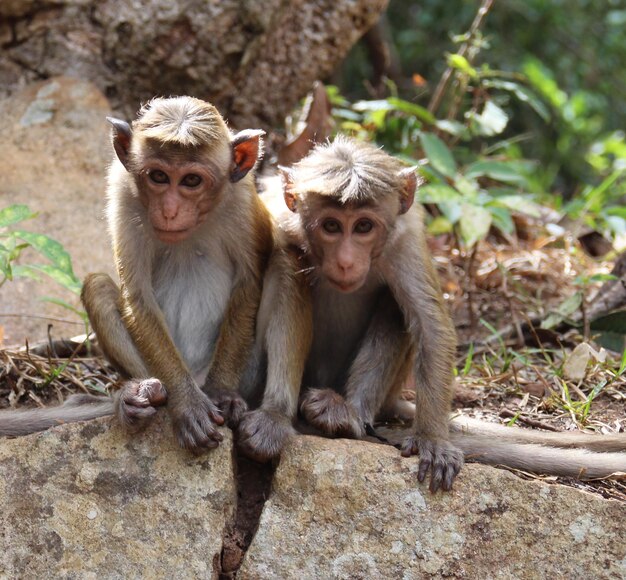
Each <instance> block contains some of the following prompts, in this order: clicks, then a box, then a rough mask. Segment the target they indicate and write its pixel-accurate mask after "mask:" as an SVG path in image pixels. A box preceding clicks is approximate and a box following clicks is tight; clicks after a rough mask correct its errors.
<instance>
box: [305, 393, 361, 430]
mask: <svg viewBox="0 0 626 580" xmlns="http://www.w3.org/2000/svg"><path fill="white" fill-rule="evenodd" d="M300 411H301V412H302V415H303V416H304V418H305V419H306V421H307V422H308V423H309V424H310V425H312V426H313V427H315V428H316V429H319V430H320V431H322V433H324V434H325V435H328V436H329V437H346V438H349V439H361V438H362V437H363V436H364V435H365V427H364V425H363V421H361V419H360V418H359V416H358V415H357V412H356V411H355V409H354V408H353V407H352V405H350V403H348V402H347V401H346V400H345V399H344V398H343V397H342V396H341V395H340V394H339V393H336V392H335V391H333V390H332V389H310V390H309V391H307V392H306V394H305V395H304V397H303V398H302V402H301V403H300Z"/></svg>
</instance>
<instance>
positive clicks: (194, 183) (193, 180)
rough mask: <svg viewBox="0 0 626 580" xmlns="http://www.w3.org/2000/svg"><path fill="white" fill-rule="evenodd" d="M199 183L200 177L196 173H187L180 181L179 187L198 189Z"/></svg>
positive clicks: (200, 181)
mask: <svg viewBox="0 0 626 580" xmlns="http://www.w3.org/2000/svg"><path fill="white" fill-rule="evenodd" d="M201 183H202V177H200V176H199V175H197V174H196V173H188V174H187V175H185V177H183V178H182V179H181V181H180V185H184V186H185V187H198V185H200V184H201Z"/></svg>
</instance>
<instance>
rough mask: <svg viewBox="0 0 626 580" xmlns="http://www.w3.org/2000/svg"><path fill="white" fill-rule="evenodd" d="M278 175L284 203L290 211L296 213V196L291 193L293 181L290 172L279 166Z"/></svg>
mask: <svg viewBox="0 0 626 580" xmlns="http://www.w3.org/2000/svg"><path fill="white" fill-rule="evenodd" d="M278 169H279V170H280V175H281V177H282V179H281V181H282V185H283V197H284V198H285V203H286V204H287V207H288V208H289V210H290V211H292V212H294V213H295V212H296V211H297V209H298V208H297V207H296V206H297V200H298V198H297V197H296V194H295V193H294V192H293V179H292V176H291V171H289V169H287V168H286V167H281V166H279V167H278Z"/></svg>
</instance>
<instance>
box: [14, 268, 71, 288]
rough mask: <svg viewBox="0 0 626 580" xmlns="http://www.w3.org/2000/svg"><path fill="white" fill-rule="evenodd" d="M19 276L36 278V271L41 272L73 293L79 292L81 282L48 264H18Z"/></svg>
mask: <svg viewBox="0 0 626 580" xmlns="http://www.w3.org/2000/svg"><path fill="white" fill-rule="evenodd" d="M19 272H20V276H28V277H30V278H34V279H35V280H38V279H39V278H38V277H37V274H36V273H37V272H42V273H43V274H46V276H49V277H50V278H52V279H53V280H54V281H55V282H56V283H57V284H60V285H61V286H63V287H64V288H67V289H68V290H69V291H70V292H73V293H74V294H80V291H81V288H82V283H81V281H80V280H78V278H76V276H74V275H73V274H71V275H70V274H68V273H67V272H64V271H63V270H61V269H60V268H57V267H55V266H50V265H49V264H28V265H23V266H20V270H19Z"/></svg>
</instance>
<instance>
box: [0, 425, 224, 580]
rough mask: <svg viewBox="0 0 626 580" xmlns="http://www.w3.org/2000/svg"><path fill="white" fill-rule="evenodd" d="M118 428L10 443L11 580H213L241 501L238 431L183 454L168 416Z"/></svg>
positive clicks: (4, 460)
mask: <svg viewBox="0 0 626 580" xmlns="http://www.w3.org/2000/svg"><path fill="white" fill-rule="evenodd" d="M110 423H111V420H110V419H109V418H105V419H99V420H95V421H91V422H88V423H82V424H73V425H63V426H60V427H56V428H54V429H51V430H49V431H47V432H44V433H41V434H38V435H30V436H28V437H23V438H19V439H13V440H2V441H1V442H0V528H1V529H2V534H1V535H0V576H1V577H3V578H25V577H29V578H60V577H63V578H93V579H96V578H183V577H187V578H192V577H193V578H211V577H215V576H216V574H217V572H216V570H217V569H218V567H219V562H220V554H221V550H222V534H223V532H224V528H225V526H226V522H228V521H230V520H231V519H232V517H233V513H234V507H235V501H236V491H235V482H234V481H235V480H234V476H233V465H232V459H231V458H232V445H231V442H232V440H231V437H230V431H228V430H226V429H224V431H223V434H224V442H223V443H222V444H221V445H220V446H219V447H218V449H216V450H214V451H212V452H210V453H207V454H205V455H202V456H201V457H193V456H192V455H191V454H189V453H188V452H186V451H184V450H182V449H180V448H179V447H178V445H177V444H176V441H175V438H174V435H173V433H172V430H171V428H170V426H169V420H168V419H167V416H166V415H165V413H160V416H159V417H157V420H156V421H155V422H154V423H153V424H152V425H151V426H150V428H149V429H148V430H147V431H146V432H144V433H142V434H139V435H135V436H132V437H131V436H127V435H126V434H124V433H123V432H122V430H121V429H120V428H119V427H117V426H111V425H110Z"/></svg>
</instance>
